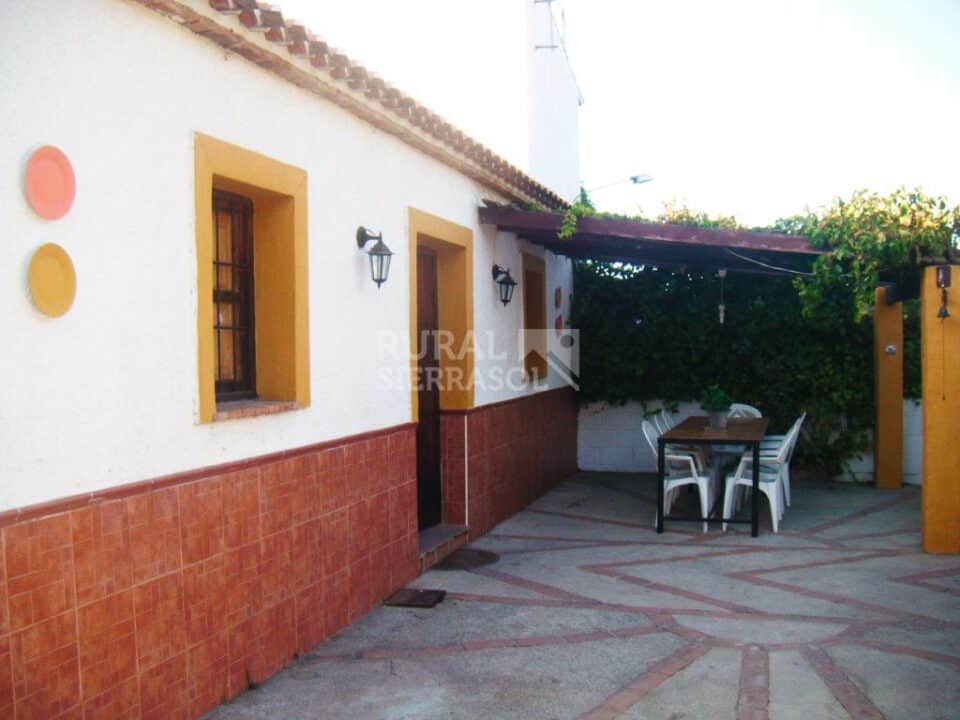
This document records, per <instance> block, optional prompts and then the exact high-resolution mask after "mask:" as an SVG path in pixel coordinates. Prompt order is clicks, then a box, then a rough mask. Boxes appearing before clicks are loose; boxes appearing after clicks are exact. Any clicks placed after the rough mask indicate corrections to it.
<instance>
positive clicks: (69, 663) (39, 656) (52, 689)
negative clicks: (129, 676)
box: [11, 611, 80, 718]
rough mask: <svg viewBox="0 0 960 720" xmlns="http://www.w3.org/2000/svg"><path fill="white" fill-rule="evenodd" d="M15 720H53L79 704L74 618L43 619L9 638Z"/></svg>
mask: <svg viewBox="0 0 960 720" xmlns="http://www.w3.org/2000/svg"><path fill="white" fill-rule="evenodd" d="M11 656H12V660H13V680H14V697H15V700H16V712H17V717H18V718H20V717H36V718H52V717H56V716H57V715H60V714H62V713H64V712H66V711H68V710H70V709H71V708H72V707H74V706H76V705H77V704H78V703H79V698H80V672H79V661H78V654H77V639H76V615H75V613H74V612H73V611H70V612H67V613H64V614H62V615H59V616H57V617H54V618H51V619H49V620H45V621H43V622H41V623H38V624H36V625H33V626H31V627H29V628H27V629H26V630H22V631H20V632H18V633H15V634H14V635H13V636H11Z"/></svg>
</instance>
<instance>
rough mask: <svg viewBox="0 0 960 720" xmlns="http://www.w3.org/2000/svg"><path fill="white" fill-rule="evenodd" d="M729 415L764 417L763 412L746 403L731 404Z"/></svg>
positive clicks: (733, 416) (734, 416)
mask: <svg viewBox="0 0 960 720" xmlns="http://www.w3.org/2000/svg"><path fill="white" fill-rule="evenodd" d="M727 417H732V418H758V417H763V413H762V412H760V411H759V410H757V408H755V407H754V406H753V405H745V404H744V403H733V404H732V405H731V406H730V412H728V413H727Z"/></svg>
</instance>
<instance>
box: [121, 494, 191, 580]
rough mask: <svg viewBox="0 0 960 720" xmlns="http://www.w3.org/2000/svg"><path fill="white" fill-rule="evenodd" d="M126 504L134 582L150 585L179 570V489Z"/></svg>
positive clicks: (133, 499)
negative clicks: (150, 582) (162, 576)
mask: <svg viewBox="0 0 960 720" xmlns="http://www.w3.org/2000/svg"><path fill="white" fill-rule="evenodd" d="M124 502H125V503H126V506H127V521H128V524H129V534H130V560H131V565H132V572H133V582H134V583H142V582H146V581H148V580H153V579H155V578H157V577H159V576H161V575H166V574H167V573H170V572H173V571H175V570H179V569H180V567H181V559H180V500H179V495H178V492H177V488H166V489H164V490H157V491H154V492H149V493H144V494H143V495H136V496H134V497H131V498H127V499H126V500H124Z"/></svg>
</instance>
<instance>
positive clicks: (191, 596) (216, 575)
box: [183, 555, 231, 645]
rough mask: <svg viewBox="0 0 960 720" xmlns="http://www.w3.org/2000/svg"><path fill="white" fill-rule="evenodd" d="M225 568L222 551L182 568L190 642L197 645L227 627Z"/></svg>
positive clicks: (188, 642)
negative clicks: (220, 553) (219, 553)
mask: <svg viewBox="0 0 960 720" xmlns="http://www.w3.org/2000/svg"><path fill="white" fill-rule="evenodd" d="M230 591H231V589H230V588H228V586H227V584H226V568H225V559H224V556H223V555H215V556H214V557H211V558H207V559H206V560H203V561H202V562H199V563H195V564H194V565H188V566H187V567H185V568H184V569H183V597H184V609H185V611H186V632H187V644H188V645H195V644H196V643H199V642H201V641H203V640H206V639H207V638H209V637H210V636H212V635H215V634H217V633H219V632H220V631H222V630H223V629H224V628H225V627H226V608H227V605H226V603H227V595H228V594H229V592H230Z"/></svg>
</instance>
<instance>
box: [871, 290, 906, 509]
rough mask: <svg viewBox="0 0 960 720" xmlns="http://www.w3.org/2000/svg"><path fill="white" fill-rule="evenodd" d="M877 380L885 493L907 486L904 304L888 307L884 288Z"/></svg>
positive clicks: (876, 328) (877, 451)
mask: <svg viewBox="0 0 960 720" xmlns="http://www.w3.org/2000/svg"><path fill="white" fill-rule="evenodd" d="M873 378H874V398H875V400H876V406H877V415H876V426H875V427H874V442H873V468H874V470H873V474H874V480H875V481H876V484H877V487H878V488H880V489H882V490H896V489H897V488H899V487H902V486H903V303H895V304H893V305H887V293H886V290H885V289H884V288H877V291H876V294H875V296H874V312H873Z"/></svg>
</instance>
